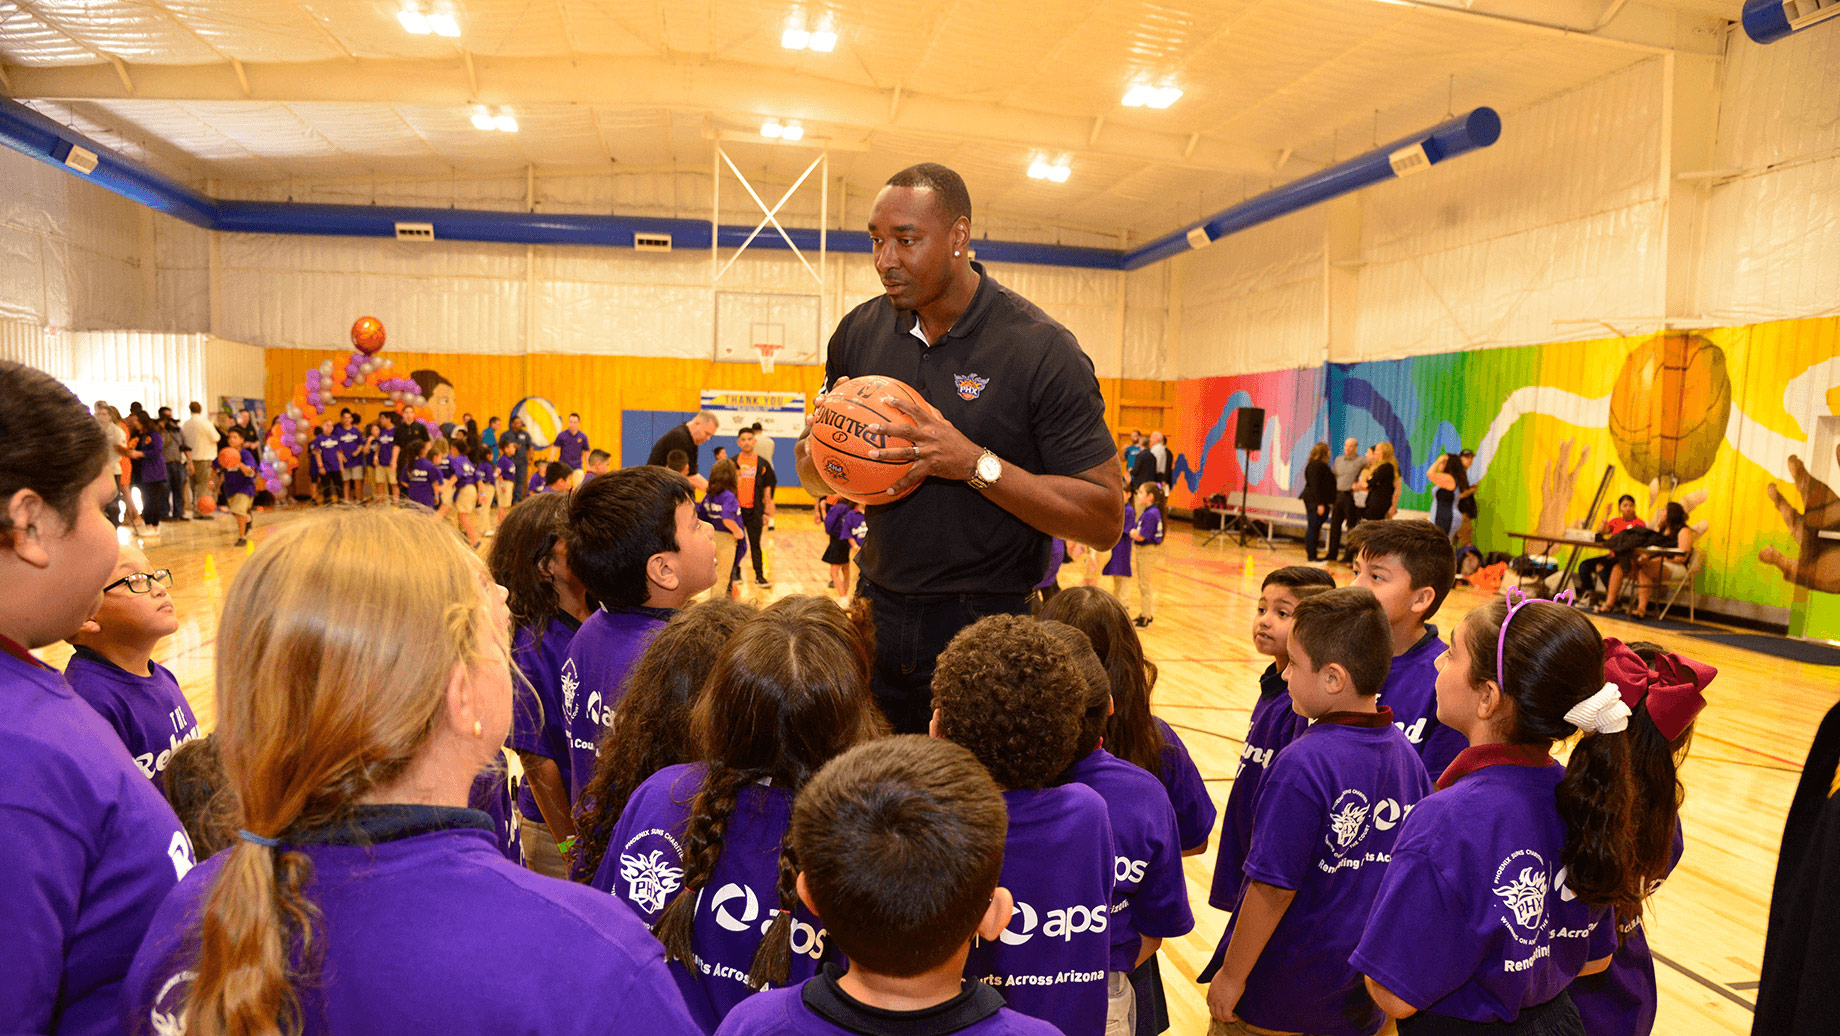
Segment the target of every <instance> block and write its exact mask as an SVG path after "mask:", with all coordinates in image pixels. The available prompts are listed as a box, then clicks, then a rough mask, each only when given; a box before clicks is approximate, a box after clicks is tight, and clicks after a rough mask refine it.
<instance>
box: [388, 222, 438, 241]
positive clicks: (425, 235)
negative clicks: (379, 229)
mask: <svg viewBox="0 0 1840 1036" xmlns="http://www.w3.org/2000/svg"><path fill="white" fill-rule="evenodd" d="M396 240H398V241H433V240H434V224H433V223H398V224H396Z"/></svg>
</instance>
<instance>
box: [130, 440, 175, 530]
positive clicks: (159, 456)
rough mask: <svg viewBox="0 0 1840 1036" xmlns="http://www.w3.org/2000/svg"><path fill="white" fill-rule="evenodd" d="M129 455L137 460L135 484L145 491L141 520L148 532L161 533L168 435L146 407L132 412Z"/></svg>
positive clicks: (142, 493)
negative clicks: (162, 431) (162, 432)
mask: <svg viewBox="0 0 1840 1036" xmlns="http://www.w3.org/2000/svg"><path fill="white" fill-rule="evenodd" d="M128 457H129V458H130V459H132V460H133V461H134V465H133V467H134V488H136V489H138V490H140V491H141V523H142V524H143V525H145V526H146V527H147V532H146V535H148V536H158V535H159V534H160V521H161V520H162V519H164V518H165V517H166V437H165V436H163V435H161V434H160V426H159V422H157V421H156V420H154V417H153V415H151V414H149V413H147V412H146V411H145V410H143V411H141V412H140V413H138V414H130V415H128Z"/></svg>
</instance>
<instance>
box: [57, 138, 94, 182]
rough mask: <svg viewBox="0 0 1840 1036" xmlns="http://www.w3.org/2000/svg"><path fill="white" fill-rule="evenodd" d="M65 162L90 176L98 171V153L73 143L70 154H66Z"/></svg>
mask: <svg viewBox="0 0 1840 1036" xmlns="http://www.w3.org/2000/svg"><path fill="white" fill-rule="evenodd" d="M64 164H65V165H67V166H69V167H70V168H72V169H75V170H76V171H77V172H79V173H82V174H83V175H84V176H88V175H89V174H91V173H93V172H95V171H96V153H95V152H94V151H91V150H89V149H88V148H80V147H76V146H75V145H72V146H71V149H70V154H68V155H65V156H64Z"/></svg>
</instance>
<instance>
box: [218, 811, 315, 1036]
mask: <svg viewBox="0 0 1840 1036" xmlns="http://www.w3.org/2000/svg"><path fill="white" fill-rule="evenodd" d="M312 875H313V864H312V862H311V861H309V860H308V859H307V857H306V856H305V855H304V854H302V853H298V852H277V851H276V850H273V849H269V848H265V847H263V846H260V845H256V844H253V843H251V842H246V841H245V842H238V843H237V844H236V845H234V846H232V847H231V848H230V850H229V855H228V856H227V857H226V858H225V860H224V867H223V870H221V871H220V872H219V873H218V878H217V881H216V883H215V884H214V885H213V886H212V888H211V895H210V897H209V898H208V899H207V900H206V902H205V910H204V916H205V924H204V930H203V936H202V942H201V943H200V947H199V950H200V952H199V960H198V966H197V969H196V972H197V974H196V977H194V978H193V979H192V989H191V993H190V995H189V997H188V998H187V1006H186V1018H185V1028H184V1031H185V1032H187V1033H194V1034H197V1036H220V1034H221V1036H230V1034H235V1036H269V1034H274V1036H283V1034H286V1036H292V1034H295V1033H299V1032H300V1031H301V1030H302V1029H303V1028H304V1019H303V1017H302V1014H301V1008H300V999H299V997H298V996H296V995H295V993H294V985H293V981H292V979H293V973H294V970H295V968H293V967H290V963H289V962H290V958H292V959H293V960H294V961H296V962H298V964H297V967H298V968H299V969H300V970H305V971H309V972H311V971H317V970H318V968H317V964H318V962H317V960H316V959H315V958H316V952H315V951H316V950H317V942H316V940H315V939H314V938H313V929H314V927H315V926H316V925H317V922H318V919H319V917H318V911H317V909H316V908H315V907H314V906H313V905H312V904H311V903H309V902H307V900H306V899H305V897H303V896H302V895H301V886H303V885H304V884H306V882H307V881H308V880H310V879H311V877H312Z"/></svg>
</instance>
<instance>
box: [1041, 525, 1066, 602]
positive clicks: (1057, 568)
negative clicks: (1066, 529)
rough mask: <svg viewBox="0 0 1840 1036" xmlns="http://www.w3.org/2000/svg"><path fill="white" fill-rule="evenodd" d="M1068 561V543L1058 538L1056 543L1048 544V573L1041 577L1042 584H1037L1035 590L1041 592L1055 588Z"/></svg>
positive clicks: (1055, 540)
mask: <svg viewBox="0 0 1840 1036" xmlns="http://www.w3.org/2000/svg"><path fill="white" fill-rule="evenodd" d="M1066 560H1067V541H1066V540H1063V539H1061V538H1060V537H1059V536H1056V537H1055V538H1054V542H1052V543H1050V544H1048V573H1047V575H1044V576H1042V577H1041V582H1039V583H1036V584H1035V589H1037V590H1040V589H1043V588H1045V587H1050V586H1053V585H1054V584H1055V583H1057V582H1059V581H1060V577H1061V565H1062V564H1063V563H1064V562H1066Z"/></svg>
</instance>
